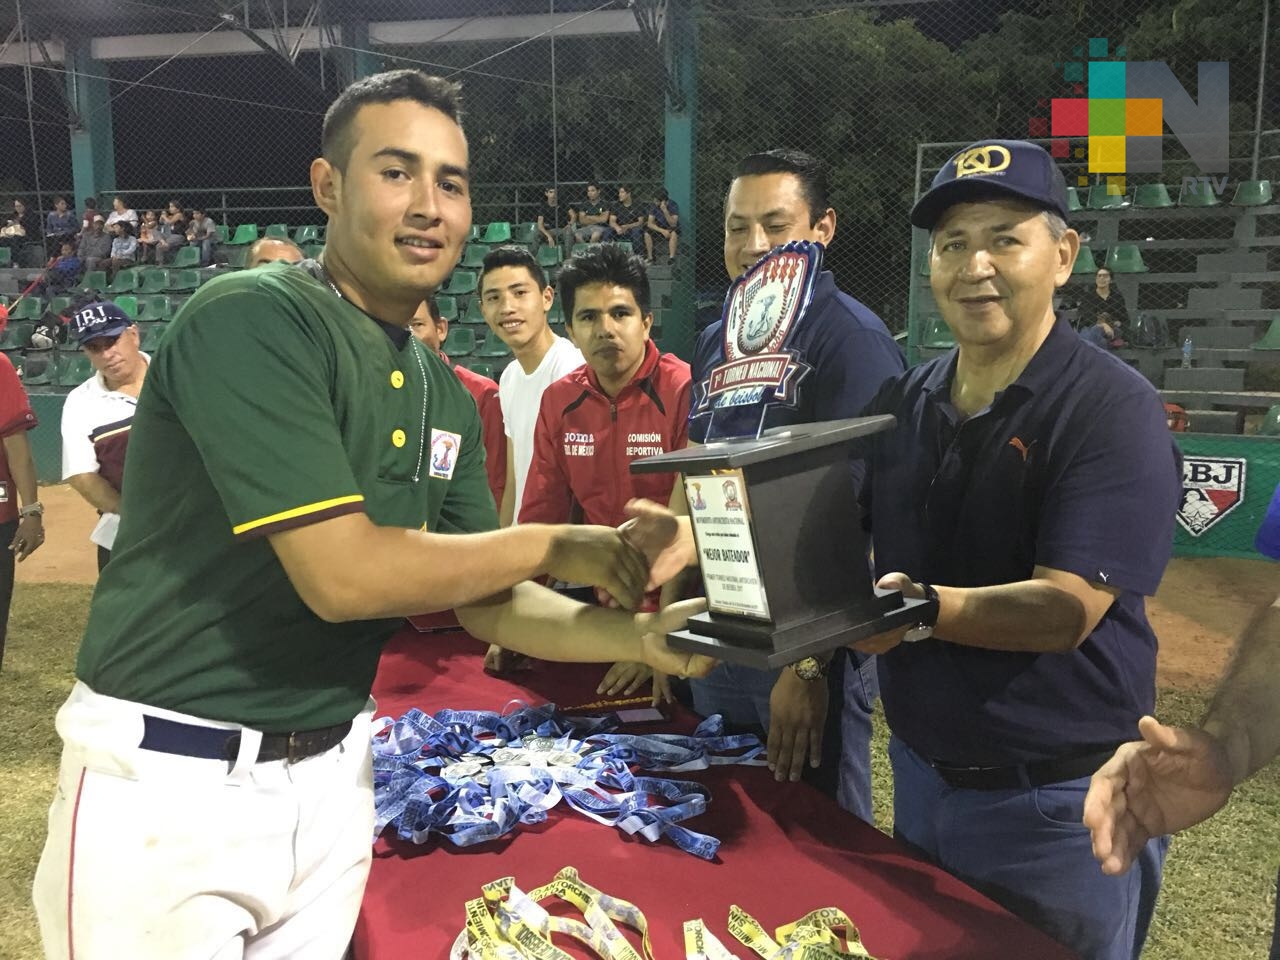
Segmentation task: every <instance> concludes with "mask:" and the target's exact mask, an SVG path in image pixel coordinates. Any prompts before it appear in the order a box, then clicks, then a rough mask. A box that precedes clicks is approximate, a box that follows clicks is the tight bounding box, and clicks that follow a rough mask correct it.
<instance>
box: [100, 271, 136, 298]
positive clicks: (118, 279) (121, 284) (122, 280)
mask: <svg viewBox="0 0 1280 960" xmlns="http://www.w3.org/2000/svg"><path fill="white" fill-rule="evenodd" d="M138 283H139V279H138V270H137V269H136V268H130V269H128V270H120V271H117V273H116V275H115V278H114V279H113V280H112V281H111V285H110V286H109V287H107V293H133V291H135V290H137V289H138Z"/></svg>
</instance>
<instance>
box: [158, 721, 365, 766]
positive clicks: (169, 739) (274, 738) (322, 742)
mask: <svg viewBox="0 0 1280 960" xmlns="http://www.w3.org/2000/svg"><path fill="white" fill-rule="evenodd" d="M350 732H351V721H350V720H348V721H347V722H346V723H339V724H335V725H334V726H332V727H324V728H322V729H320V730H299V731H295V732H294V733H264V734H263V735H262V744H261V745H260V746H259V747H258V762H259V763H270V762H272V761H273V760H288V761H289V762H290V763H297V762H298V761H299V760H305V759H307V757H314V756H316V755H317V754H321V753H324V752H325V751H326V750H332V749H333V748H334V747H336V746H337V745H338V744H340V743H341V742H342V741H343V740H344V739H345V738H346V736H347V734H348V733H350ZM138 746H139V747H141V748H142V749H143V750H155V751H156V752H157V753H172V754H176V755H178V756H180V757H196V758H198V759H201V760H228V761H232V762H234V761H235V759H236V757H237V756H239V755H240V731H239V730H220V729H218V728H216V727H202V726H199V725H197V724H194V723H181V722H179V721H177V720H166V719H164V718H163V717H153V716H150V715H147V714H143V717H142V740H141V742H140V743H139V744H138Z"/></svg>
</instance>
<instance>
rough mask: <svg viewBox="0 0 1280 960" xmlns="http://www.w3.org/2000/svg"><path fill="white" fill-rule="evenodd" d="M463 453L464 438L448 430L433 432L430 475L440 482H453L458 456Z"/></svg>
mask: <svg viewBox="0 0 1280 960" xmlns="http://www.w3.org/2000/svg"><path fill="white" fill-rule="evenodd" d="M461 451H462V437H461V436H459V435H458V434H456V433H450V432H449V431H448V430H436V429H432V431H431V460H430V461H429V463H428V470H427V472H428V474H430V475H431V476H433V477H435V478H436V479H438V480H452V479H453V468H454V467H456V466H457V465H458V454H459V453H460V452H461Z"/></svg>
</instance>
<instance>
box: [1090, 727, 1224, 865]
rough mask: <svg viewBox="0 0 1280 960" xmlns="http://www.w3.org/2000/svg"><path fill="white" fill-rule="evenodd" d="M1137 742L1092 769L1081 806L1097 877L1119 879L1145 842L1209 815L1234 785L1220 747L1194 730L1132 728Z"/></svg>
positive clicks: (1122, 748)
mask: <svg viewBox="0 0 1280 960" xmlns="http://www.w3.org/2000/svg"><path fill="white" fill-rule="evenodd" d="M1138 730H1139V732H1140V733H1141V734H1142V740H1140V741H1136V742H1134V743H1126V744H1124V745H1123V746H1121V747H1120V749H1118V750H1117V751H1116V753H1115V756H1113V757H1112V758H1111V759H1110V760H1108V761H1107V762H1106V763H1105V764H1103V765H1102V767H1101V768H1099V770H1098V772H1097V773H1095V774H1094V775H1093V779H1092V781H1091V782H1090V784H1089V793H1088V794H1087V795H1086V796H1085V800H1084V824H1085V826H1086V827H1088V828H1089V830H1090V832H1091V833H1092V834H1093V855H1094V857H1096V858H1097V860H1098V862H1099V863H1101V864H1102V872H1103V873H1106V874H1110V875H1116V874H1121V873H1124V872H1125V871H1126V870H1128V869H1129V867H1131V866H1132V865H1133V860H1134V857H1136V856H1137V855H1138V851H1140V850H1141V849H1142V847H1143V846H1144V845H1145V844H1146V842H1147V841H1148V840H1150V839H1151V838H1152V837H1159V836H1163V835H1164V834H1168V833H1176V832H1177V831H1179V830H1184V829H1186V828H1187V827H1190V826H1194V825H1195V824H1197V823H1200V822H1201V821H1202V820H1206V819H1208V818H1209V817H1211V816H1212V815H1213V814H1215V813H1217V811H1218V810H1220V809H1221V808H1222V807H1223V806H1224V805H1225V804H1226V802H1227V799H1228V797H1230V795H1231V789H1232V787H1233V785H1234V783H1233V780H1232V776H1231V767H1230V762H1229V760H1228V758H1227V753H1226V750H1225V749H1224V748H1223V746H1222V744H1221V742H1219V741H1218V740H1216V739H1215V738H1213V737H1211V736H1210V735H1209V734H1207V733H1205V732H1204V731H1202V730H1194V729H1191V730H1188V729H1184V728H1182V727H1167V726H1165V725H1164V724H1162V723H1160V722H1159V721H1157V720H1156V719H1155V717H1143V718H1142V719H1141V720H1139V721H1138Z"/></svg>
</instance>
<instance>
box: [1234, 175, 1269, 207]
mask: <svg viewBox="0 0 1280 960" xmlns="http://www.w3.org/2000/svg"><path fill="white" fill-rule="evenodd" d="M1271 200H1272V196H1271V181H1270V180H1242V181H1240V185H1239V186H1238V187H1236V195H1235V196H1234V197H1232V198H1231V205H1232V206H1233V207H1265V206H1266V205H1267V204H1269V203H1271Z"/></svg>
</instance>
